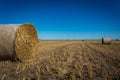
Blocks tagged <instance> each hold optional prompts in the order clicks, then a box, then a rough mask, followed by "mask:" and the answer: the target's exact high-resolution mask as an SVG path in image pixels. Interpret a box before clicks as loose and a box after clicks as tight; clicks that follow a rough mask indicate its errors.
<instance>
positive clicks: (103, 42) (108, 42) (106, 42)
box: [102, 38, 112, 44]
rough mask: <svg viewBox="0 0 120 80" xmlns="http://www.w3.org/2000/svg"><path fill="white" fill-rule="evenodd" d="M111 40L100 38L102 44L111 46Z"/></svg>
mask: <svg viewBox="0 0 120 80" xmlns="http://www.w3.org/2000/svg"><path fill="white" fill-rule="evenodd" d="M111 42H112V39H111V38H102V44H111Z"/></svg>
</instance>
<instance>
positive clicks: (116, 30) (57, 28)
mask: <svg viewBox="0 0 120 80" xmlns="http://www.w3.org/2000/svg"><path fill="white" fill-rule="evenodd" d="M25 22H29V23H32V24H33V25H34V26H35V27H36V30H37V33H38V36H39V38H40V39H68V38H69V39H100V38H102V37H111V38H114V39H116V38H119V39H120V0H0V24H22V23H25Z"/></svg>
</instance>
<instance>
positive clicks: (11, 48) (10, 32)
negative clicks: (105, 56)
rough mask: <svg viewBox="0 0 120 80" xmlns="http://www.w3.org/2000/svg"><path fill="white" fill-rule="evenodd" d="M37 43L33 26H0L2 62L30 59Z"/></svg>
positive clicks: (0, 58)
mask: <svg viewBox="0 0 120 80" xmlns="http://www.w3.org/2000/svg"><path fill="white" fill-rule="evenodd" d="M37 42H38V37H37V33H36V30H35V28H34V26H33V25H31V24H7V25H6V24H5V25H0V60H8V59H15V58H18V59H19V60H21V61H23V60H26V59H30V58H31V57H33V56H34V52H33V47H34V46H35V45H36V43H37Z"/></svg>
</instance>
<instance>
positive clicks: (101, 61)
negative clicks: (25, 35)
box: [0, 41, 120, 80]
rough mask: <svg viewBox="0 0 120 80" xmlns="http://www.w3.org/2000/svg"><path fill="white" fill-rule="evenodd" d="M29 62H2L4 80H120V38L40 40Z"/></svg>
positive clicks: (2, 77) (0, 65) (1, 71)
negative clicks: (105, 40) (107, 41)
mask: <svg viewBox="0 0 120 80" xmlns="http://www.w3.org/2000/svg"><path fill="white" fill-rule="evenodd" d="M35 49H36V51H35V53H36V57H35V59H31V60H29V61H27V62H21V63H20V62H11V61H1V62H0V69H1V70H0V79H2V80H120V41H113V42H112V44H111V45H102V44H101V42H100V41H40V42H39V43H38V44H37V45H36V47H35Z"/></svg>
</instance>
